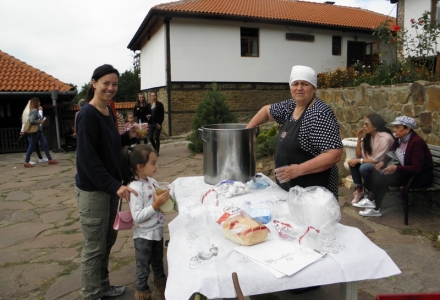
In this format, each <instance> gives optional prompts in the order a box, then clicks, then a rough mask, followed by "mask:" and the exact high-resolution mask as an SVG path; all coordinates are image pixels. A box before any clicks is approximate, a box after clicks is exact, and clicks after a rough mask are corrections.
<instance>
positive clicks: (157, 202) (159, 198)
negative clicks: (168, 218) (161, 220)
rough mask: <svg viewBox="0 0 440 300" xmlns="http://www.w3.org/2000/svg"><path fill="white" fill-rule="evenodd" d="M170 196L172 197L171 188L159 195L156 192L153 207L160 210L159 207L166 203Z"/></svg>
mask: <svg viewBox="0 0 440 300" xmlns="http://www.w3.org/2000/svg"><path fill="white" fill-rule="evenodd" d="M169 198H170V190H167V191H165V192H163V193H162V194H160V195H158V194H157V193H154V203H153V208H154V209H155V210H158V209H159V207H161V206H162V205H163V204H165V203H166V202H167V201H168V199H169Z"/></svg>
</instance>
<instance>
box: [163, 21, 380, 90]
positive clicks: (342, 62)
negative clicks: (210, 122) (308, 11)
mask: <svg viewBox="0 0 440 300" xmlns="http://www.w3.org/2000/svg"><path fill="white" fill-rule="evenodd" d="M170 23H171V28H170V34H171V68H172V72H171V73H172V78H171V80H172V81H218V82H221V81H222V82H288V79H289V76H290V70H291V68H292V66H293V65H298V64H302V65H308V66H310V67H312V68H314V69H315V71H316V72H317V73H319V72H323V71H326V70H335V69H337V68H338V67H342V68H345V67H346V64H347V41H348V40H351V41H353V40H354V36H355V35H356V34H354V33H342V32H341V31H330V30H321V29H310V28H300V27H298V28H293V27H289V28H287V27H285V26H280V25H270V24H252V23H240V22H227V21H222V22H219V21H211V20H194V19H192V20H188V19H177V18H173V19H172V20H171V22H170ZM240 27H255V28H259V29H260V30H259V33H260V36H259V42H260V56H259V57H241V55H240ZM287 32H294V33H304V34H312V35H314V36H315V41H314V42H298V41H288V40H286V33H287ZM332 35H338V36H342V37H343V38H342V54H341V55H340V56H334V55H332ZM357 36H358V40H359V41H365V42H371V41H374V39H373V36H372V35H359V34H358V35H357Z"/></svg>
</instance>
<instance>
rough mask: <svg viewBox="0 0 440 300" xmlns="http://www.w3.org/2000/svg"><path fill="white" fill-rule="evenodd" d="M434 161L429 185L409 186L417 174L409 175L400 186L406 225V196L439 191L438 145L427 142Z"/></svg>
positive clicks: (439, 151) (439, 154) (439, 156)
mask: <svg viewBox="0 0 440 300" xmlns="http://www.w3.org/2000/svg"><path fill="white" fill-rule="evenodd" d="M428 148H429V150H430V151H431V154H432V160H433V161H434V166H433V171H434V181H433V183H432V184H431V186H428V187H423V188H410V186H411V183H412V182H413V180H414V179H415V178H416V177H417V176H413V177H411V179H410V180H409V181H408V184H407V185H406V186H403V187H402V191H401V195H402V200H403V212H404V215H405V217H404V218H405V220H404V222H405V225H408V196H409V194H410V193H438V192H440V146H435V145H431V144H428Z"/></svg>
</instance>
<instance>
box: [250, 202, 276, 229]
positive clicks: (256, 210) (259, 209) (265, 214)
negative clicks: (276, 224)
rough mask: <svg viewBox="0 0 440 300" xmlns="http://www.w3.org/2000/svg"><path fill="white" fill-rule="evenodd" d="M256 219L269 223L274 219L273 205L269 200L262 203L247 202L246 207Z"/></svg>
mask: <svg viewBox="0 0 440 300" xmlns="http://www.w3.org/2000/svg"><path fill="white" fill-rule="evenodd" d="M244 210H245V211H246V213H248V214H249V216H251V217H252V218H253V219H254V220H256V221H258V222H260V223H261V224H267V223H269V222H270V221H271V220H272V205H271V203H270V202H269V201H267V202H261V203H252V202H250V201H248V202H246V206H245V208H244Z"/></svg>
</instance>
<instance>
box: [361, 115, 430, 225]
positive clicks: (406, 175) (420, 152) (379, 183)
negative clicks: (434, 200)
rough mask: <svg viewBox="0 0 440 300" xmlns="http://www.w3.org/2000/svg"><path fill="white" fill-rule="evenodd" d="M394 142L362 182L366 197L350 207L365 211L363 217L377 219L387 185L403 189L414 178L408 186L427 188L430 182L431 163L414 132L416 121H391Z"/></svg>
mask: <svg viewBox="0 0 440 300" xmlns="http://www.w3.org/2000/svg"><path fill="white" fill-rule="evenodd" d="M391 124H393V125H394V136H395V137H396V140H395V141H394V143H393V145H392V146H391V148H390V152H388V154H387V155H386V156H385V158H384V159H383V160H382V161H381V162H379V163H378V164H376V168H375V169H376V171H377V172H372V173H371V174H370V175H369V176H368V177H367V178H366V180H365V182H364V186H365V187H366V188H367V189H368V191H369V194H368V198H364V199H363V200H361V201H359V202H358V203H355V204H353V206H356V207H361V208H365V210H363V211H360V212H359V214H360V215H361V216H364V217H380V216H381V215H382V214H381V212H380V207H381V204H382V200H383V198H384V197H385V194H386V192H387V191H388V187H389V186H396V187H400V186H404V185H406V184H407V183H408V181H409V179H410V178H411V177H412V176H414V175H417V178H416V179H415V180H414V181H413V183H412V185H411V187H424V186H429V185H431V183H432V182H433V179H434V174H433V169H432V166H433V161H432V155H431V152H430V151H429V148H428V145H427V144H426V142H425V141H424V140H423V139H422V138H421V137H420V136H419V135H418V134H417V133H416V132H415V131H414V129H415V128H416V125H417V124H416V121H415V120H414V119H413V118H410V117H407V116H401V117H397V118H396V119H395V121H394V122H392V123H391Z"/></svg>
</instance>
